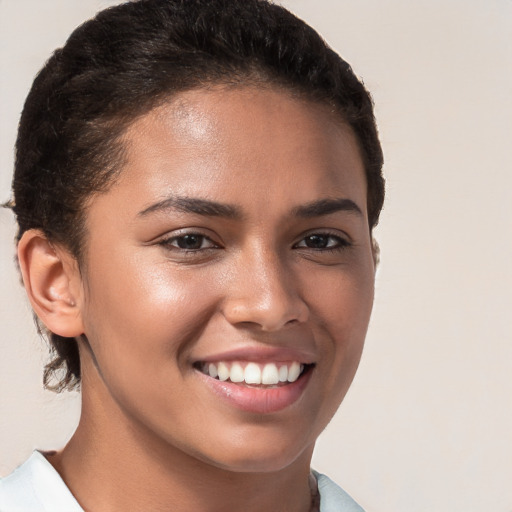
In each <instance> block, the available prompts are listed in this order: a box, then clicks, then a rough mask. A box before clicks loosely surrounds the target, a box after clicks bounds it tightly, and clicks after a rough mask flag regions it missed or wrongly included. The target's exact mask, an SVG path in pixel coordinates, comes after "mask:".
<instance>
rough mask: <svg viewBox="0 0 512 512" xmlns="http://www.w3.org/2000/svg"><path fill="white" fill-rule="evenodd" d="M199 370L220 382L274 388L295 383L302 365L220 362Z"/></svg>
mask: <svg viewBox="0 0 512 512" xmlns="http://www.w3.org/2000/svg"><path fill="white" fill-rule="evenodd" d="M244 365H245V368H244ZM278 365H279V366H278ZM201 369H202V371H203V373H205V374H206V375H209V376H210V377H212V378H214V379H219V380H221V381H226V380H230V381H231V382H235V383H240V382H245V383H246V384H252V385H265V386H275V385H277V384H279V383H285V382H295V381H296V380H297V379H298V378H299V377H300V375H301V373H302V372H303V370H304V365H302V364H300V363H298V362H297V361H295V362H293V363H288V364H284V363H266V364H258V363H254V362H250V363H243V362H242V363H240V362H222V361H221V362H219V363H204V364H203V365H202V367H201Z"/></svg>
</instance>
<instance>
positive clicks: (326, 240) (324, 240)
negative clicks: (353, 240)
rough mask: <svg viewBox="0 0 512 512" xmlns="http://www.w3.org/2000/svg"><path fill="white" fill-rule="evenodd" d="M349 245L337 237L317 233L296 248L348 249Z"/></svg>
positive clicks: (305, 238) (306, 238)
mask: <svg viewBox="0 0 512 512" xmlns="http://www.w3.org/2000/svg"><path fill="white" fill-rule="evenodd" d="M347 245H349V243H348V242H347V241H346V240H344V239H343V238H341V237H339V236H335V235H328V234H320V233H315V234H312V235H308V236H306V237H304V238H303V239H302V240H301V241H300V242H299V243H297V244H296V245H295V247H307V248H308V249H337V248H342V247H346V246H347Z"/></svg>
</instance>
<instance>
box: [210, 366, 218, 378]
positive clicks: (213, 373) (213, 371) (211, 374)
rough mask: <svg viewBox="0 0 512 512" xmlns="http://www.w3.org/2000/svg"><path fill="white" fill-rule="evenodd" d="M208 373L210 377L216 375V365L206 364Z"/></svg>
mask: <svg viewBox="0 0 512 512" xmlns="http://www.w3.org/2000/svg"><path fill="white" fill-rule="evenodd" d="M208 374H209V375H210V377H213V378H215V377H217V375H218V374H219V373H218V372H217V367H216V366H215V365H214V364H213V363H210V364H209V365H208Z"/></svg>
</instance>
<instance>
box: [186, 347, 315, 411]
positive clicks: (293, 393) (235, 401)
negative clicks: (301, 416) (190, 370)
mask: <svg viewBox="0 0 512 512" xmlns="http://www.w3.org/2000/svg"><path fill="white" fill-rule="evenodd" d="M223 357H225V355H224V356H223ZM312 373H313V368H310V369H309V370H308V371H307V372H305V373H304V374H302V375H301V376H300V377H299V378H298V379H297V380H296V381H295V382H291V383H289V384H286V385H285V386H279V387H272V388H260V387H249V386H247V385H241V384H235V383H232V382H229V381H220V380H217V379H214V378H212V377H210V376H208V375H205V374H204V373H202V372H200V371H199V370H196V374H197V377H198V378H200V379H201V380H202V381H203V383H204V384H205V385H206V386H207V387H208V388H209V389H210V390H211V391H212V392H213V393H215V394H216V395H217V396H218V397H220V398H221V399H222V400H223V401H225V402H226V403H227V404H228V405H230V406H232V407H235V408H237V409H240V410H242V411H245V412H250V413H254V414H271V413H276V412H279V411H282V410H284V409H286V408H287V407H289V406H291V405H292V404H294V403H295V402H297V400H299V399H300V397H301V396H302V395H303V393H304V391H305V389H306V387H307V385H308V383H309V381H310V379H311V375H312Z"/></svg>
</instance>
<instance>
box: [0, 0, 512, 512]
mask: <svg viewBox="0 0 512 512" xmlns="http://www.w3.org/2000/svg"><path fill="white" fill-rule="evenodd" d="M113 3H116V2H108V1H103V2H101V1H99V0H0V70H1V71H0V72H1V78H0V200H2V201H3V200H7V199H8V198H9V188H10V180H11V173H12V161H13V149H12V148H13V144H14V140H15V135H16V125H17V121H18V117H19V114H20V111H21V108H22V103H23V100H24V98H25V96H26V94H27V92H28V89H29V87H30V84H31V81H32V79H33V77H34V75H35V73H36V71H37V70H38V69H39V68H40V67H41V65H42V63H43V62H44V61H45V60H46V59H47V58H48V56H49V55H50V52H51V51H52V50H53V49H54V48H55V47H57V46H60V45H62V44H63V43H64V41H65V39H66V37H67V36H68V35H69V33H70V32H71V30H72V29H73V28H74V27H75V26H76V25H78V24H79V23H80V22H82V21H84V20H85V19H86V18H88V17H90V16H91V15H93V14H94V12H95V11H96V10H97V9H99V8H100V7H104V6H106V5H109V4H113ZM283 3H284V5H286V6H288V7H289V8H291V9H292V10H293V11H295V12H296V13H297V14H298V15H299V16H301V17H302V18H304V19H305V20H307V21H308V22H309V23H310V24H312V25H313V26H314V27H315V28H316V29H318V31H319V32H320V33H321V34H322V35H323V36H324V37H325V38H326V40H327V41H328V42H329V43H330V44H331V45H332V46H333V47H334V48H335V49H336V50H337V51H338V52H339V53H340V54H341V55H342V56H343V57H344V58H346V59H347V60H348V61H349V62H350V63H351V64H352V65H353V67H354V69H355V70H356V72H357V74H358V75H359V76H361V77H362V78H363V79H364V81H365V83H366V85H367V86H368V88H369V89H370V90H371V91H372V93H373V96H374V99H375V102H376V114H377V119H378V123H379V127H380V132H381V138H382V143H383V146H384V151H385V157H386V164H385V174H386V176H387V185H388V189H387V203H386V207H385V210H384V212H383V215H382V218H381V224H380V226H379V228H378V229H377V232H376V235H377V238H378V240H379V242H380V245H381V251H382V254H381V264H380V268H379V270H378V275H377V293H376V302H375V308H374V315H373V319H372V321H371V325H370V330H369V334H368V338H367V345H366V348H365V353H364V355H363V360H362V362H361V366H360V369H359V373H358V375H357V376H356V379H355V382H354V384H353V387H352V389H351V390H350V392H349V394H348V396H347V398H346V400H345V402H344V403H343V404H342V406H341V408H340V411H339V412H338V414H337V416H336V417H335V419H334V420H333V421H332V422H331V424H330V425H329V427H328V428H327V430H326V432H324V434H323V436H322V437H321V438H320V440H319V442H318V445H317V450H316V454H315V457H314V467H315V468H316V469H318V470H320V471H321V472H325V473H327V474H328V475H329V476H331V478H333V479H334V480H336V481H337V482H338V483H340V484H341V485H342V486H343V487H344V488H345V489H347V490H348V491H349V492H350V493H351V494H352V495H353V496H354V497H355V498H356V499H357V500H358V501H359V502H360V503H361V504H362V505H363V506H364V507H365V508H366V509H367V511H368V512H371V511H380V512H387V511H389V512H391V511H393V512H415V511H435V512H453V511H461V512H462V511H464V512H477V511H478V512H488V511H491V510H492V511H493V512H511V511H512V485H511V482H512V412H511V410H512V332H511V331H512V328H511V325H512V320H511V314H510V311H511V307H512V151H511V149H510V148H511V146H512V35H511V34H512V1H510V0H413V1H406V0H289V1H285V2H283ZM13 236H14V225H13V219H12V214H11V213H10V212H9V211H7V210H3V211H0V272H1V286H0V325H1V327H2V337H1V341H0V475H5V474H7V473H8V472H10V471H11V470H12V469H13V468H14V467H16V466H17V465H18V464H19V463H21V462H22V461H23V460H24V459H25V458H26V457H27V456H28V455H29V454H30V452H31V451H32V450H33V449H34V448H39V449H46V448H58V447H60V446H62V445H63V444H64V443H65V441H66V439H67V438H68V437H69V436H70V435H71V433H72V431H73V428H74V426H75V424H76V422H77V420H78V414H79V396H78V395H77V394H75V393H67V394H62V395H54V394H53V393H50V392H48V391H44V390H43V389H42V368H43V364H44V361H45V360H46V358H47V350H46V347H45V345H44V344H43V343H42V342H41V341H40V340H39V339H38V337H37V335H36V333H35V328H34V326H33V322H32V315H31V311H30V308H29V306H28V303H27V301H26V299H25V298H24V292H23V290H22V288H21V286H20V284H19V278H18V276H17V273H16V269H15V265H14V262H13V255H14V246H13V243H12V240H13Z"/></svg>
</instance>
